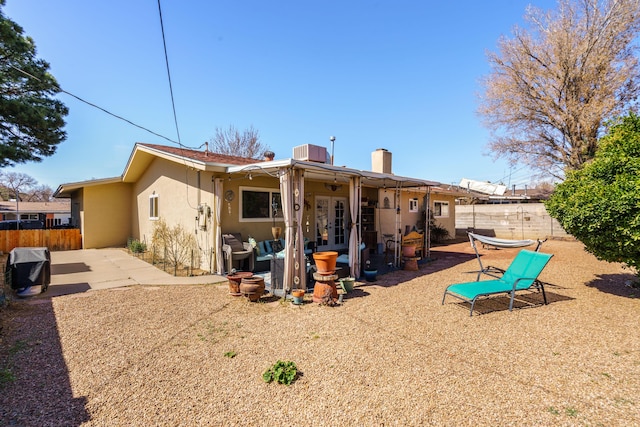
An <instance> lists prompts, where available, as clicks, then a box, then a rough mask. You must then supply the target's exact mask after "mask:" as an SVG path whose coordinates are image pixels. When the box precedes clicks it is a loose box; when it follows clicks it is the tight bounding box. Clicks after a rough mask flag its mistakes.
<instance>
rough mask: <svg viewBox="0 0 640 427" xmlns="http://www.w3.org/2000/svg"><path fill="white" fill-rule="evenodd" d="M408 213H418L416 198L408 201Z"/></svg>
mask: <svg viewBox="0 0 640 427" xmlns="http://www.w3.org/2000/svg"><path fill="white" fill-rule="evenodd" d="M409 212H418V198H417V197H413V198H411V199H409Z"/></svg>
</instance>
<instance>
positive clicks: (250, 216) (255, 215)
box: [240, 187, 282, 221]
mask: <svg viewBox="0 0 640 427" xmlns="http://www.w3.org/2000/svg"><path fill="white" fill-rule="evenodd" d="M240 192H241V194H242V197H241V198H240V212H241V215H242V216H241V217H240V221H269V220H272V219H273V218H282V200H281V199H280V192H278V191H273V190H269V189H262V188H250V187H244V188H240Z"/></svg>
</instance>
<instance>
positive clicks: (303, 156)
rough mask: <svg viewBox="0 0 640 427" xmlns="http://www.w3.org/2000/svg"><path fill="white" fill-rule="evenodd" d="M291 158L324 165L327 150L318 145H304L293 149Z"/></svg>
mask: <svg viewBox="0 0 640 427" xmlns="http://www.w3.org/2000/svg"><path fill="white" fill-rule="evenodd" d="M293 158H294V159H296V160H306V161H309V162H318V163H326V162H327V149H326V147H320V146H319V145H312V144H305V145H299V146H297V147H293Z"/></svg>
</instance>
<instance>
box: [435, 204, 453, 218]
mask: <svg viewBox="0 0 640 427" xmlns="http://www.w3.org/2000/svg"><path fill="white" fill-rule="evenodd" d="M433 216H434V217H440V218H448V217H449V202H435V201H434V202H433Z"/></svg>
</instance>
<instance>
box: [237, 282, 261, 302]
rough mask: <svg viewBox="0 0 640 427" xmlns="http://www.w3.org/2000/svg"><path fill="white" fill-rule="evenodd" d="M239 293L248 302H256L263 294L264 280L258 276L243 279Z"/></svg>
mask: <svg viewBox="0 0 640 427" xmlns="http://www.w3.org/2000/svg"><path fill="white" fill-rule="evenodd" d="M240 293H241V294H242V295H244V296H246V297H247V298H249V301H258V300H259V299H260V297H261V296H262V294H263V293H264V279H263V278H262V277H260V276H251V277H245V278H243V279H242V282H241V283H240Z"/></svg>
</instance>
